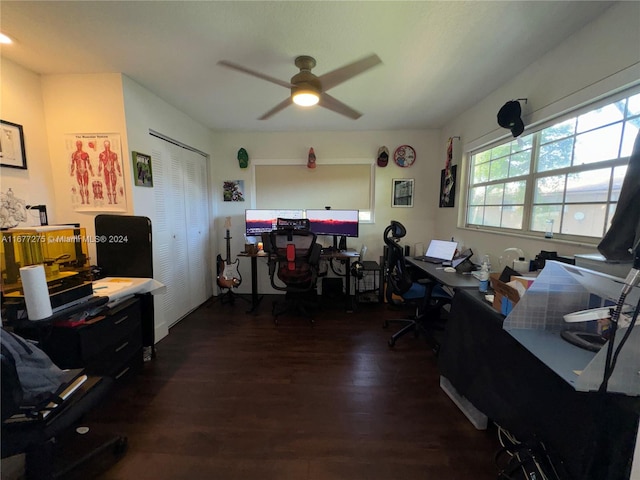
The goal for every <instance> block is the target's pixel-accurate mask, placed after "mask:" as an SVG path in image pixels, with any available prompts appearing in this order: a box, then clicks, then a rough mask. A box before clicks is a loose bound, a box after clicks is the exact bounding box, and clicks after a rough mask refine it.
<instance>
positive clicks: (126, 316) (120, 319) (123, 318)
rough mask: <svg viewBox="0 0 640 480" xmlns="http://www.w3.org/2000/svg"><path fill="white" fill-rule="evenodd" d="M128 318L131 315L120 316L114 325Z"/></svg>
mask: <svg viewBox="0 0 640 480" xmlns="http://www.w3.org/2000/svg"><path fill="white" fill-rule="evenodd" d="M127 318H129V315H125V316H124V317H122V318H119V319H118V320H116V321H115V322H113V324H114V325H120V324H121V323H122V322H124V321H125V320H126V319H127Z"/></svg>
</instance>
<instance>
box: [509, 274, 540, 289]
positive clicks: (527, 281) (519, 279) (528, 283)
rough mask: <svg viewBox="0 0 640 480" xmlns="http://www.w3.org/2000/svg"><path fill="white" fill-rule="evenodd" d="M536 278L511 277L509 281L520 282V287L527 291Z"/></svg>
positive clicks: (529, 276)
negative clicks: (522, 286)
mask: <svg viewBox="0 0 640 480" xmlns="http://www.w3.org/2000/svg"><path fill="white" fill-rule="evenodd" d="M536 277H537V275H512V276H511V281H512V282H513V281H516V282H520V283H521V284H522V285H524V288H525V289H527V288H529V287H530V286H531V285H532V284H533V281H534V280H535V279H536Z"/></svg>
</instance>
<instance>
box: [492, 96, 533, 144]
mask: <svg viewBox="0 0 640 480" xmlns="http://www.w3.org/2000/svg"><path fill="white" fill-rule="evenodd" d="M520 100H524V103H527V99H526V98H519V99H518V100H510V101H508V102H507V103H505V104H504V105H503V106H502V108H501V109H500V111H499V112H498V125H500V126H501V127H502V128H508V129H509V130H511V134H512V135H513V136H514V137H517V136H518V135H520V134H521V133H522V132H524V122H523V121H522V118H521V116H522V108H521V107H520Z"/></svg>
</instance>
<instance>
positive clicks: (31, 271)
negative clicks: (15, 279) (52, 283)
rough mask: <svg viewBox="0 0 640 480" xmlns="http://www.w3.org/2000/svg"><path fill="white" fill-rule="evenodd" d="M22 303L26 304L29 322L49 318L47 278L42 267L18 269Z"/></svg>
mask: <svg viewBox="0 0 640 480" xmlns="http://www.w3.org/2000/svg"><path fill="white" fill-rule="evenodd" d="M20 278H21V280H22V289H23V290H24V301H25V303H26V304H27V316H28V317H29V320H42V319H43V318H47V317H50V316H51V315H52V314H53V312H52V311H51V299H50V298H49V287H47V277H46V276H45V274H44V265H30V266H28V267H22V268H21V269H20Z"/></svg>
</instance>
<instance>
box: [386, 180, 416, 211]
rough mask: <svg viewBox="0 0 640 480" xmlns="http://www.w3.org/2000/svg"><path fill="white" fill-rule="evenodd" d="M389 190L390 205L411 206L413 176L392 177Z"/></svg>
mask: <svg viewBox="0 0 640 480" xmlns="http://www.w3.org/2000/svg"><path fill="white" fill-rule="evenodd" d="M391 192H392V193H391V195H392V196H391V206H392V207H413V178H394V179H393V188H392V191H391Z"/></svg>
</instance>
